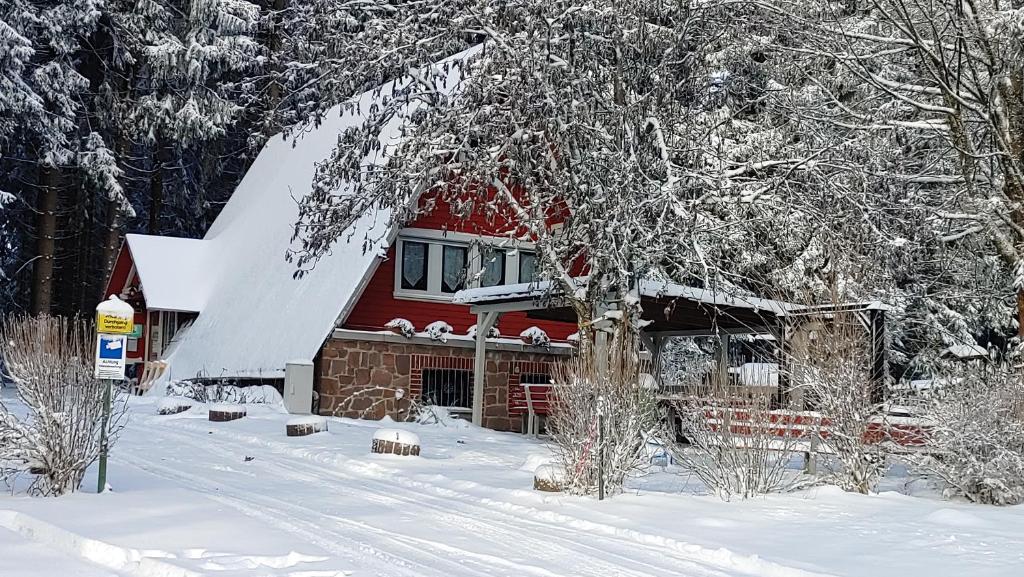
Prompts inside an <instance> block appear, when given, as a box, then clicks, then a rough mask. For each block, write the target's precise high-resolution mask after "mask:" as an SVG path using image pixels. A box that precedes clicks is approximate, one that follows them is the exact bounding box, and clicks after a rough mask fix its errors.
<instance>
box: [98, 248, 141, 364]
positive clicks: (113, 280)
mask: <svg viewBox="0 0 1024 577" xmlns="http://www.w3.org/2000/svg"><path fill="white" fill-rule="evenodd" d="M133 265H134V263H133V262H132V252H131V251H130V250H128V244H127V243H122V244H121V250H120V251H119V252H118V253H117V260H115V261H114V269H113V270H112V271H111V272H110V279H109V280H108V281H107V288H106V292H105V294H104V296H106V297H109V296H110V295H118V296H121V290H122V289H123V288H124V286H125V285H126V284H127V283H128V280H129V279H128V277H129V275H131V272H132V266H133ZM130 286H133V287H135V288H138V286H139V279H138V277H137V276H136V277H135V278H133V279H131V285H130ZM129 304H131V305H132V306H133V307H134V308H135V321H134V322H135V324H138V325H142V338H140V339H138V343H137V345H136V349H135V350H134V351H132V350H129V351H127V352H126V353H125V356H126V357H127V359H128V361H129V362H132V361H143V360H145V359H146V348H147V347H148V345H149V343H148V342H146V335H147V333H146V323H147V322H148V321H147V315H146V301H145V295H144V294H143V295H142V298H141V299H140V301H136V302H131V303H129Z"/></svg>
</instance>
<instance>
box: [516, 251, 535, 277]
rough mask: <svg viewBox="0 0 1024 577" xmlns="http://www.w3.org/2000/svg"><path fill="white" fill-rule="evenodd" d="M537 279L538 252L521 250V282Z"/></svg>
mask: <svg viewBox="0 0 1024 577" xmlns="http://www.w3.org/2000/svg"><path fill="white" fill-rule="evenodd" d="M535 280H537V254H536V253H532V252H526V251H522V250H521V251H519V282H533V281H535Z"/></svg>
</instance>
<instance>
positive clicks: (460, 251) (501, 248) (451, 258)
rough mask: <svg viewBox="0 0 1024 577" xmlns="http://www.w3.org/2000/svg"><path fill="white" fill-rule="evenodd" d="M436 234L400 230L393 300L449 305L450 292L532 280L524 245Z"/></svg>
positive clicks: (531, 256) (532, 259)
mask: <svg viewBox="0 0 1024 577" xmlns="http://www.w3.org/2000/svg"><path fill="white" fill-rule="evenodd" d="M508 243H509V241H508V239H503V238H488V237H481V236H476V235H470V234H465V233H457V232H444V231H440V230H425V229H405V230H403V231H402V234H401V235H400V236H399V238H398V242H397V246H396V250H397V255H396V256H397V266H396V267H395V268H396V270H395V296H398V297H405V298H414V299H427V300H450V299H451V297H452V295H453V294H455V293H456V292H458V291H460V290H462V289H464V288H468V287H479V286H485V287H487V286H496V285H502V284H515V283H518V282H532V281H533V280H535V278H534V276H535V270H536V266H537V265H536V254H535V253H533V252H532V250H523V247H524V246H525V247H527V248H528V249H532V248H533V247H532V245H529V244H528V243H519V244H520V246H518V247H512V246H508Z"/></svg>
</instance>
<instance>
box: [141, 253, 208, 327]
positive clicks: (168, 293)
mask: <svg viewBox="0 0 1024 577" xmlns="http://www.w3.org/2000/svg"><path fill="white" fill-rule="evenodd" d="M125 244H126V245H127V246H128V251H129V252H130V253H131V255H132V262H133V263H134V264H135V272H136V274H138V275H139V282H140V283H141V284H142V291H143V294H144V295H146V307H147V308H149V309H161V310H167V311H185V312H193V313H195V312H199V311H201V310H203V304H204V303H205V302H206V295H207V288H208V287H209V285H210V270H209V268H208V267H207V263H206V260H207V251H206V247H207V244H208V243H206V242H203V241H201V240H196V239H191V238H174V237H170V236H150V235H146V234H128V235H125Z"/></svg>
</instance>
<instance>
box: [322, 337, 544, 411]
mask: <svg viewBox="0 0 1024 577" xmlns="http://www.w3.org/2000/svg"><path fill="white" fill-rule="evenodd" d="M370 334H371V335H373V336H377V335H376V334H374V333H370ZM466 344H471V343H458V344H453V343H448V344H446V343H440V342H438V343H431V344H424V343H417V342H412V341H411V340H410V342H409V343H407V344H402V343H397V342H380V341H379V340H376V341H375V340H357V339H349V338H344V339H342V338H332V339H330V340H328V341H327V343H326V344H325V345H324V347H323V349H321V351H320V358H319V374H318V383H317V390H318V392H319V394H320V414H322V415H337V416H343V417H352V418H364V419H381V418H383V417H384V416H389V417H391V418H392V419H395V420H396V421H404V420H408V419H409V418H410V415H409V405H410V403H409V399H410V397H411V398H414V399H419V398H421V395H422V393H423V382H422V374H423V370H424V369H459V370H468V371H472V370H473V356H474V349H473V348H472V347H471V346H466ZM459 345H462V346H459ZM559 358H561V355H558V354H554V353H547V352H528V351H508V350H502V351H497V350H489V351H487V363H486V367H487V368H486V371H487V374H486V375H485V377H484V414H483V426H484V427H487V428H489V429H495V430H498V431H521V430H522V422H523V420H524V417H523V414H524V413H525V410H524V407H525V403H524V402H523V401H522V390H521V389H520V388H519V382H520V381H519V379H520V376H521V375H523V374H527V373H529V374H535V375H542V374H550V370H551V366H552V363H553V362H555V361H557V360H558V359H559ZM470 387H472V381H471V382H470ZM399 390H401V391H402V393H403V394H401V395H400V394H396V392H397V391H399Z"/></svg>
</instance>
